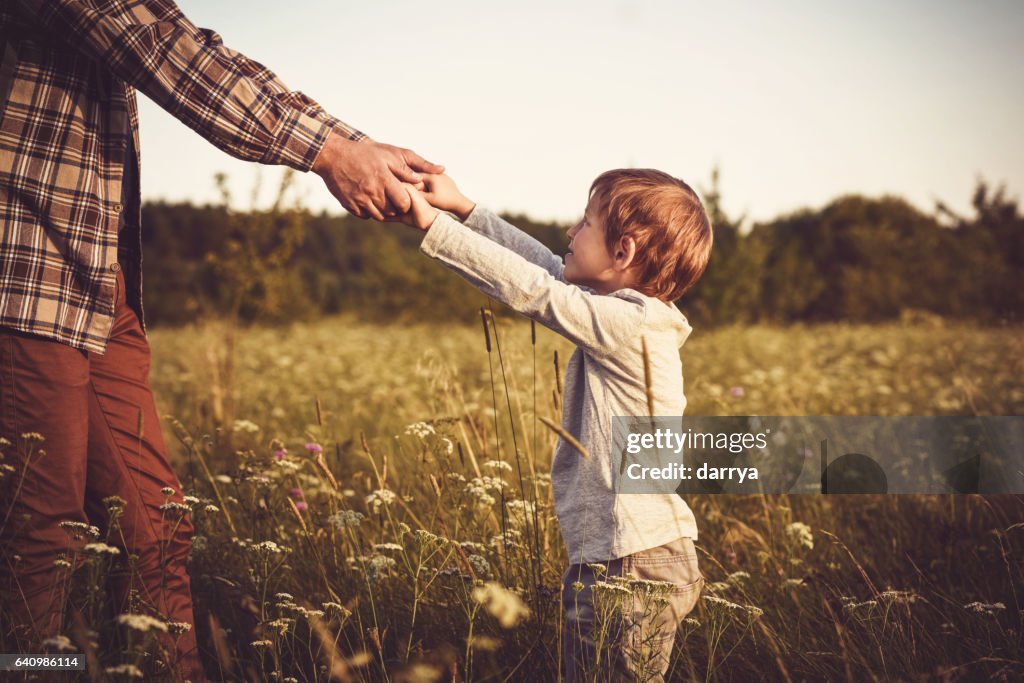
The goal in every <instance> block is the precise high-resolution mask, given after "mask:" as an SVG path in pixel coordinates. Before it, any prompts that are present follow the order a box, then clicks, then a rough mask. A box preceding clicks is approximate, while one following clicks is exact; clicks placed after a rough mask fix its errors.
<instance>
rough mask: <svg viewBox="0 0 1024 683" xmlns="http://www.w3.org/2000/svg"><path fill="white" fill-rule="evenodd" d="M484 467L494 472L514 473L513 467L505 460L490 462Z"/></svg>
mask: <svg viewBox="0 0 1024 683" xmlns="http://www.w3.org/2000/svg"><path fill="white" fill-rule="evenodd" d="M484 467H488V468H490V469H492V470H505V471H507V472H511V471H512V465H509V464H508V463H507V462H505V461H504V460H488V461H487V462H485V463H484Z"/></svg>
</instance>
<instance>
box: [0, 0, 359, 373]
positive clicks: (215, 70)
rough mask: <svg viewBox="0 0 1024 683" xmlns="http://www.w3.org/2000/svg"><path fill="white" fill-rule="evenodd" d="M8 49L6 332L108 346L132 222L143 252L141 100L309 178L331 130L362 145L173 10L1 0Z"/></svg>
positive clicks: (3, 140) (1, 273)
mask: <svg viewBox="0 0 1024 683" xmlns="http://www.w3.org/2000/svg"><path fill="white" fill-rule="evenodd" d="M0 50H2V52H0V55H3V62H2V68H0V95H4V94H6V95H7V97H6V101H4V102H3V105H2V107H3V108H2V109H0V327H6V328H9V329H14V330H19V331H23V332H29V333H33V334H38V335H42V336H45V337H50V338H53V339H56V340H58V341H60V342H63V343H66V344H69V345H71V346H73V347H76V348H80V349H83V350H88V351H95V352H98V353H103V351H104V349H105V346H106V341H107V336H108V333H109V331H110V326H111V323H112V321H113V312H114V293H115V289H114V287H115V285H114V283H115V278H116V272H117V270H118V269H119V268H120V264H118V261H117V258H118V224H119V222H120V221H121V218H122V216H121V213H122V212H125V214H124V220H125V223H126V225H127V226H129V228H130V232H132V233H133V234H132V235H131V237H132V239H131V242H132V243H134V244H138V241H139V237H138V236H139V223H140V204H141V202H140V201H139V188H138V174H132V175H131V177H130V180H129V185H127V186H125V187H124V188H122V180H123V177H124V167H125V159H126V154H131V153H133V152H134V153H135V154H137V150H138V149H139V146H138V111H137V109H136V102H135V90H136V89H138V90H141V91H142V92H143V93H144V94H146V95H147V96H149V97H150V98H151V99H152V100H153V101H155V102H156V103H157V104H159V105H160V106H161V107H163V108H164V109H166V110H167V111H168V112H170V113H171V114H172V115H174V116H175V117H176V118H178V119H179V120H180V121H182V122H183V123H185V124H186V125H188V126H189V127H190V128H192V129H193V130H195V131H196V132H197V133H199V134H200V135H202V136H203V137H205V138H206V139H207V140H209V141H210V142H211V143H213V144H214V145H216V146H217V147H219V148H220V149H222V150H224V151H225V152H227V153H229V154H231V155H232V156H235V157H238V158H240V159H245V160H249V161H256V162H259V163H263V164H280V165H285V166H290V167H292V168H295V169H298V170H300V171H308V170H309V168H310V167H311V166H312V164H313V162H314V160H315V159H316V156H317V154H319V152H320V149H321V148H322V147H323V144H324V141H325V140H326V139H327V136H328V135H329V134H330V133H331V132H332V131H334V132H336V133H338V134H341V135H344V136H345V137H347V138H349V139H352V140H358V139H360V138H362V137H363V134H362V133H361V132H359V131H358V130H356V129H354V128H352V127H351V126H348V125H346V124H345V123H343V122H342V121H340V120H338V119H337V118H335V117H333V116H330V115H329V114H327V113H326V112H325V111H324V110H323V108H322V107H320V105H318V104H317V103H316V102H314V101H313V100H312V99H310V98H309V97H307V96H305V95H304V94H302V93H300V92H291V91H289V90H288V89H287V88H286V87H285V85H284V84H283V83H281V81H280V80H279V79H278V78H277V76H275V75H274V73H273V72H271V71H270V70H269V69H267V68H266V67H264V66H263V65H261V64H259V63H257V62H255V61H253V60H250V59H248V58H246V57H245V56H243V55H241V54H239V53H238V52H235V51H233V50H231V49H229V48H227V47H226V46H225V45H224V44H223V42H222V41H221V38H220V36H218V35H217V34H216V33H214V32H212V31H209V30H207V29H200V28H197V27H196V26H195V25H193V24H192V23H191V22H190V21H189V20H188V19H187V18H186V17H185V16H184V15H183V14H182V12H181V11H180V10H179V9H178V7H177V6H176V5H175V4H174V2H172V1H171V0H5V1H4V2H3V3H0ZM136 160H138V157H136ZM137 168H138V167H137ZM122 192H124V194H123V195H122ZM122 197H124V198H125V199H130V201H129V202H128V204H129V205H128V206H127V207H126V206H123V205H122V204H123V203H124V200H123V199H122ZM135 258H141V257H140V256H138V255H136V256H135ZM138 265H141V263H140V264H138ZM139 286H141V285H139ZM135 295H136V296H137V300H139V301H141V292H136V293H135Z"/></svg>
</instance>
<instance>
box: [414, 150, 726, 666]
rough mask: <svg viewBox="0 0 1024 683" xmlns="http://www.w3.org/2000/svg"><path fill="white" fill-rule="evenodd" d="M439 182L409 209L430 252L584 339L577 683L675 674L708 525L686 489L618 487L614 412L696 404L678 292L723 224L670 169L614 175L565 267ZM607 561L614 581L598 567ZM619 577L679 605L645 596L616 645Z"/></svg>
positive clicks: (568, 639) (574, 571) (577, 491)
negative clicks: (675, 651)
mask: <svg viewBox="0 0 1024 683" xmlns="http://www.w3.org/2000/svg"><path fill="white" fill-rule="evenodd" d="M423 189H424V191H423V192H420V191H419V190H417V189H416V188H414V187H412V186H411V185H408V186H407V191H408V192H409V194H410V197H411V198H412V206H413V208H412V210H411V211H410V212H409V213H408V214H407V215H406V216H405V217H404V218H403V219H402V222H405V223H407V224H409V225H412V226H413V227H417V228H419V229H421V230H424V231H426V236H425V238H424V239H423V242H422V245H421V247H420V249H421V250H422V251H423V252H424V253H426V254H427V255H429V256H432V257H433V258H436V259H438V260H439V261H441V262H442V263H443V264H444V265H445V266H447V267H448V268H450V269H452V270H454V271H455V272H457V273H458V274H459V275H461V276H462V277H464V278H465V279H467V280H468V281H469V282H470V283H472V284H473V285H474V286H475V287H477V288H478V289H479V290H481V291H482V292H484V293H485V294H487V295H488V296H490V297H492V298H494V299H497V300H498V301H501V302H502V303H504V304H506V305H508V306H510V307H511V308H513V309H515V310H516V311H518V312H520V313H522V314H524V315H526V316H527V317H530V318H532V319H534V320H536V321H537V322H539V323H541V324H542V325H545V326H546V327H548V328H550V329H552V330H554V331H555V332H558V333H559V334H561V335H563V336H565V337H566V338H567V339H569V340H571V341H572V342H573V343H574V344H575V345H576V347H577V348H576V351H575V353H574V354H573V355H572V358H571V359H570V360H569V365H568V367H567V369H566V373H565V389H564V392H563V394H564V410H563V416H562V427H563V428H564V429H565V430H566V431H567V432H568V433H569V434H571V435H572V436H573V437H575V439H576V440H577V441H579V442H580V444H581V445H582V446H583V447H584V449H585V450H586V451H587V456H586V457H585V456H584V455H583V454H581V453H580V452H578V451H577V450H576V449H575V448H574V447H573V446H572V445H570V444H569V443H568V442H567V441H566V440H565V439H559V440H558V445H557V447H556V450H555V456H554V461H553V464H552V470H551V483H552V488H553V492H554V497H555V511H556V513H557V515H558V521H559V525H560V527H561V530H562V536H563V538H564V540H565V544H566V547H567V549H568V552H569V562H570V566H569V569H568V570H567V571H566V573H565V575H564V577H563V580H562V601H563V604H564V607H565V610H566V623H565V628H564V634H565V636H564V640H563V665H564V673H565V676H566V679H567V680H569V681H576V680H582V679H584V678H588V679H589V677H590V676H588V671H590V672H591V674H592V673H593V669H594V668H595V663H597V662H601V665H600V669H601V670H602V672H604V673H605V675H607V674H608V672H607V671H606V668H611V669H612V671H613V672H614V676H615V680H621V679H627V680H628V679H633V678H636V679H638V680H644V681H646V680H652V679H653V680H661V679H662V677H663V676H664V673H665V671H666V669H667V667H668V659H669V655H670V654H671V652H672V645H673V641H674V637H675V632H676V627H677V625H678V624H679V622H681V621H682V619H683V617H685V616H686V614H687V613H689V612H690V611H691V610H692V609H693V608H694V607H695V606H696V602H697V598H698V596H699V594H700V590H701V587H702V585H703V583H704V578H703V576H702V574H701V572H700V570H699V569H698V566H697V555H696V550H695V548H694V541H696V540H697V524H696V520H695V518H694V515H693V512H691V510H690V508H689V506H688V505H687V504H686V503H685V502H684V501H683V500H682V498H680V497H679V496H678V495H675V494H674V493H670V494H667V493H649V494H619V495H616V491H615V484H614V479H615V475H614V472H615V469H616V468H618V467H619V465H620V463H619V462H618V459H617V458H616V457H615V454H613V453H612V416H615V415H620V416H646V415H649V414H651V413H650V412H649V411H650V408H651V403H649V400H652V402H653V414H654V415H663V416H679V415H682V414H683V410H684V408H685V406H686V398H685V396H684V394H683V374H682V364H681V362H680V359H679V348H680V347H681V346H682V344H683V342H684V341H685V340H686V338H687V336H689V334H690V330H691V328H690V325H689V324H688V322H687V320H686V318H685V316H683V314H682V313H680V312H679V310H678V309H677V308H676V307H675V306H674V305H673V304H672V303H671V302H672V301H674V300H676V299H678V298H679V297H680V296H681V295H682V294H683V292H685V291H686V290H687V289H689V288H690V287H691V286H692V285H693V284H694V283H695V282H696V281H697V280H698V279H699V278H700V276H701V275H702V274H703V272H704V269H705V267H706V266H707V262H708V258H709V256H710V253H711V244H712V231H711V224H710V221H709V220H708V217H707V214H706V213H705V211H704V208H703V206H702V205H701V202H700V199H699V198H698V197H697V194H696V193H695V192H694V191H693V190H692V189H691V188H690V186H689V185H687V184H686V183H684V182H683V181H681V180H678V179H677V178H673V177H672V176H670V175H668V174H666V173H663V172H661V171H655V170H646V169H621V170H614V171H608V172H606V173H603V174H601V175H600V176H599V177H598V178H597V179H596V180H595V181H594V182H593V184H592V185H591V188H590V195H589V201H588V203H587V208H586V213H585V215H584V217H583V219H582V220H581V221H580V222H579V223H577V224H576V225H575V226H574V227H573V228H571V229H570V230H569V232H568V236H569V239H570V242H569V250H568V254H567V255H566V257H565V262H564V264H563V262H562V259H561V258H559V257H558V256H556V255H555V254H553V253H552V252H551V251H550V250H548V249H547V248H546V247H544V246H543V245H542V244H540V242H538V241H536V240H535V239H533V238H532V237H530V236H529V235H527V234H525V233H523V232H522V231H520V230H518V229H517V228H515V227H514V226H512V225H510V224H508V223H506V222H505V221H503V220H502V219H501V218H499V217H498V216H497V215H495V214H494V213H491V212H490V211H487V210H486V209H483V208H481V207H478V206H476V205H475V204H474V203H473V202H472V201H470V200H469V199H467V198H466V197H465V196H464V195H462V193H461V192H459V190H458V188H457V187H456V186H455V183H454V182H453V181H452V180H451V178H449V177H448V176H445V175H425V176H424V186H423ZM443 211H448V212H451V213H452V214H454V215H455V216H457V217H458V218H459V220H460V221H461V223H460V222H458V221H456V220H454V219H452V218H451V217H450V216H448V215H447V214H445V213H442V212H443ZM641 340H643V341H641ZM644 344H646V356H647V364H648V368H649V373H650V374H649V376H650V385H651V386H650V387H648V386H647V380H646V379H645V376H646V374H645V358H644V356H645V354H644V350H643V345H644ZM649 394H650V396H649ZM598 563H601V564H603V565H605V567H606V570H605V571H606V572H607V574H606V575H604V573H603V572H602V569H604V567H601V566H592V565H595V564H598ZM613 576H625V577H633V578H638V579H648V580H656V581H665V582H671V584H673V587H672V588H671V589H670V590H669V592H668V593H669V594H668V596H667V597H668V600H667V602H668V604H667V606H664V605H663V606H664V607H665V608H664V609H660V610H651V609H647V610H646V611H645V610H644V609H641V608H640V607H639V606H638V601H637V600H636V599H633V600H632V602H633V607H632V609H630V608H628V607H627V608H625V609H623V610H622V613H621V615H620V617H621V620H620V622H619V626H618V627H617V629H616V630H615V633H616V634H617V635H616V636H614V637H613V639H612V643H610V645H611V647H608V645H609V643H608V642H607V640H606V639H605V638H606V635H605V634H604V632H603V631H600V626H601V624H600V622H599V621H598V620H597V619H596V615H595V610H594V602H593V591H592V586H593V585H594V584H595V582H600V581H602V580H603V579H605V578H608V577H613ZM652 611H653V612H654V613H653V614H652V613H651V612H652Z"/></svg>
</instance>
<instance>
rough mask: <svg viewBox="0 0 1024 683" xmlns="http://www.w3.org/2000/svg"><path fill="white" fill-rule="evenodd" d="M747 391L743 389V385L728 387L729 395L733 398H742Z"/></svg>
mask: <svg viewBox="0 0 1024 683" xmlns="http://www.w3.org/2000/svg"><path fill="white" fill-rule="evenodd" d="M746 393H747V392H745V391H743V387H733V388H732V389H729V395H730V396H732V397H733V398H743V396H744V395H745V394H746Z"/></svg>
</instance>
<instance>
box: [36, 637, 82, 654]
mask: <svg viewBox="0 0 1024 683" xmlns="http://www.w3.org/2000/svg"><path fill="white" fill-rule="evenodd" d="M43 647H44V648H51V647H52V648H54V649H56V650H59V651H60V652H78V647H77V646H76V645H75V644H74V643H72V642H71V639H70V638H68V637H67V636H53V637H52V638H47V639H46V640H44V641H43Z"/></svg>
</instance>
